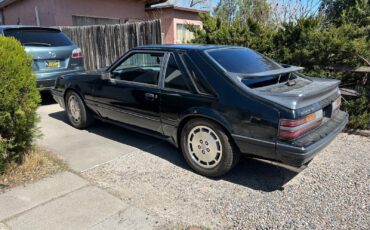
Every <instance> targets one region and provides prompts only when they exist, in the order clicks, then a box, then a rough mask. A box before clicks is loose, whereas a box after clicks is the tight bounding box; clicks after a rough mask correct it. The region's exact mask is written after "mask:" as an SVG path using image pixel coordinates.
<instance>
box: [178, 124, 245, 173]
mask: <svg viewBox="0 0 370 230" xmlns="http://www.w3.org/2000/svg"><path fill="white" fill-rule="evenodd" d="M181 149H182V152H183V155H184V157H185V159H186V161H187V162H188V164H189V165H190V166H191V168H193V169H194V170H195V171H196V172H198V173H199V174H202V175H204V176H208V177H218V176H222V175H224V174H226V173H227V172H228V171H230V170H231V169H232V168H233V167H234V166H235V165H236V164H237V163H238V161H239V158H240V156H239V152H238V151H237V149H236V148H235V147H234V143H233V141H232V140H231V138H230V137H229V136H228V135H227V134H226V133H225V131H224V130H223V128H222V127H220V126H219V125H218V124H216V123H214V122H212V121H209V120H205V119H194V120H190V121H189V122H188V123H187V124H185V126H184V128H183V130H182V132H181Z"/></svg>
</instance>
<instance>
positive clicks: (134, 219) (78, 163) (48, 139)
mask: <svg viewBox="0 0 370 230" xmlns="http://www.w3.org/2000/svg"><path fill="white" fill-rule="evenodd" d="M39 114H40V115H41V130H42V132H43V135H44V136H43V138H42V139H41V140H40V141H39V144H40V145H43V146H46V147H48V148H49V149H51V150H54V151H56V153H57V154H59V155H60V156H61V157H63V158H64V159H65V160H66V161H67V162H68V164H69V165H70V167H71V168H72V170H74V171H75V172H76V173H72V172H63V173H60V174H57V175H54V176H52V177H49V178H47V179H44V180H42V181H39V182H36V183H34V184H30V185H27V186H24V187H17V188H15V189H12V190H10V191H8V192H6V193H4V194H1V195H0V230H8V229H53V230H55V229H152V228H153V226H154V220H153V218H151V217H150V216H148V215H147V214H146V213H145V212H143V211H141V210H139V209H137V208H135V207H132V206H129V205H128V204H127V203H125V202H123V201H122V200H120V199H119V198H117V197H115V196H114V195H112V194H110V193H108V192H107V191H104V190H102V189H100V188H98V187H96V186H94V185H92V184H90V183H89V182H88V181H86V180H84V179H83V178H81V177H80V176H79V175H78V174H79V172H83V171H86V170H88V169H90V168H94V167H95V166H97V165H101V164H104V163H106V162H109V161H111V160H113V159H116V158H117V157H119V156H121V155H122V154H127V153H130V152H133V151H139V150H140V149H145V148H147V147H150V146H152V145H154V144H155V143H156V142H158V141H157V140H155V139H151V138H145V140H143V139H141V138H137V137H130V136H122V134H120V133H119V131H118V130H117V131H116V132H115V130H114V128H113V129H112V133H110V135H113V137H112V138H106V139H104V140H102V138H101V137H100V138H98V137H97V135H96V134H93V133H90V132H89V131H84V134H83V135H81V131H78V130H75V129H74V128H72V127H70V126H67V125H66V124H65V118H64V116H63V114H62V113H61V110H60V108H59V107H58V106H57V105H47V106H42V107H41V108H40V109H39ZM58 127H59V128H58ZM95 129H99V125H98V126H96V127H95ZM95 131H96V130H95ZM56 136H58V137H56ZM117 138H118V139H117ZM122 138H123V139H125V140H126V141H128V142H126V143H131V144H127V145H122V144H119V139H122ZM140 139H141V140H140ZM115 140H116V141H115ZM135 140H139V141H136V142H135ZM102 141H103V142H104V143H102Z"/></svg>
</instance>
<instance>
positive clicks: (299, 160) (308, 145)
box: [276, 111, 348, 167]
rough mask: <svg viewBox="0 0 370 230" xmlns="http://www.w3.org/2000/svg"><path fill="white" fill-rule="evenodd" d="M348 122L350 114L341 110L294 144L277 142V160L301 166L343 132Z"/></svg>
mask: <svg viewBox="0 0 370 230" xmlns="http://www.w3.org/2000/svg"><path fill="white" fill-rule="evenodd" d="M347 123H348V114H347V113H345V112H343V111H339V112H338V113H337V114H336V115H335V117H333V118H332V119H330V120H329V121H327V122H326V123H324V124H323V125H322V126H320V127H319V128H318V129H316V130H315V131H313V132H312V133H310V134H308V135H306V136H304V137H302V138H300V139H298V140H297V141H295V142H293V143H292V144H286V143H282V142H277V143H276V155H277V160H279V161H280V162H282V163H284V164H287V165H291V166H295V167H300V166H302V165H304V164H306V163H308V162H309V161H311V160H312V158H313V157H314V156H315V155H316V154H317V153H318V152H320V151H321V150H322V149H323V148H325V147H326V146H327V145H329V144H330V142H331V141H333V140H334V139H335V137H336V136H337V135H338V134H339V133H340V132H342V130H343V129H344V128H345V126H346V125H347Z"/></svg>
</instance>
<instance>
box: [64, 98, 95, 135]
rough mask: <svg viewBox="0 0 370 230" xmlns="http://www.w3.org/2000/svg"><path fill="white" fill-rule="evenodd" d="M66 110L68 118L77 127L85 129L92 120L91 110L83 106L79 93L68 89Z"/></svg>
mask: <svg viewBox="0 0 370 230" xmlns="http://www.w3.org/2000/svg"><path fill="white" fill-rule="evenodd" d="M65 104H66V110H67V115H68V120H69V122H70V123H71V125H72V126H73V127H75V128H77V129H85V128H87V127H89V126H90V125H91V124H92V122H93V121H94V118H93V115H92V113H91V111H90V110H89V109H88V108H87V107H86V106H85V103H84V102H83V101H82V99H81V97H80V95H78V94H77V93H76V92H74V91H69V92H68V93H67V95H66V103H65Z"/></svg>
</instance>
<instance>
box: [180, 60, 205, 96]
mask: <svg viewBox="0 0 370 230" xmlns="http://www.w3.org/2000/svg"><path fill="white" fill-rule="evenodd" d="M182 58H183V60H184V62H185V65H186V67H187V69H188V71H189V72H190V76H191V78H192V79H193V81H194V83H195V85H196V87H197V89H198V90H199V92H200V93H203V94H212V91H211V90H210V89H209V87H208V84H207V83H206V82H204V80H203V78H202V76H203V75H202V74H201V73H200V71H199V69H198V68H197V67H196V66H195V64H194V63H193V61H192V60H191V59H190V58H189V57H188V55H182Z"/></svg>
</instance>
